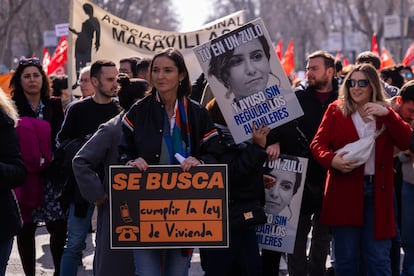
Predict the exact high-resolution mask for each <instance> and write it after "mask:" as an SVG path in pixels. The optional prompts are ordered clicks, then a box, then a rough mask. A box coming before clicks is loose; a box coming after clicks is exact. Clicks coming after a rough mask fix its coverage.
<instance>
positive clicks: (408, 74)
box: [401, 72, 413, 79]
mask: <svg viewBox="0 0 414 276" xmlns="http://www.w3.org/2000/svg"><path fill="white" fill-rule="evenodd" d="M401 76H402V77H403V78H406V79H412V78H413V73H410V72H407V73H406V72H401Z"/></svg>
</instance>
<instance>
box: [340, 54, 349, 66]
mask: <svg viewBox="0 0 414 276" xmlns="http://www.w3.org/2000/svg"><path fill="white" fill-rule="evenodd" d="M349 64H350V63H349V60H348V59H347V58H346V56H344V57H343V58H342V66H343V67H345V66H348V65H349Z"/></svg>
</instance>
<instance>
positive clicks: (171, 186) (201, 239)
mask: <svg viewBox="0 0 414 276" xmlns="http://www.w3.org/2000/svg"><path fill="white" fill-rule="evenodd" d="M109 170H110V183H109V184H110V194H109V200H110V216H111V218H110V220H111V248H113V249H123V248H182V247H184V248H186V247H206V248H208V247H217V248H224V247H228V246H229V237H228V235H229V234H228V229H229V228H228V206H227V197H228V190H227V165H202V166H197V167H194V168H192V169H191V170H190V171H189V172H183V170H182V169H181V167H180V166H179V165H168V166H162V165H159V166H149V168H148V170H147V171H145V172H141V171H139V170H138V169H137V168H132V167H129V166H110V169H109Z"/></svg>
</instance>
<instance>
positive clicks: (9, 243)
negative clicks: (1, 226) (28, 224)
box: [0, 222, 14, 276]
mask: <svg viewBox="0 0 414 276" xmlns="http://www.w3.org/2000/svg"><path fill="white" fill-rule="evenodd" d="M5 223H7V222H5ZM13 240H14V238H10V239H8V240H4V241H1V242H0V276H4V275H5V274H6V268H7V262H8V261H9V257H10V253H11V251H12V247H13Z"/></svg>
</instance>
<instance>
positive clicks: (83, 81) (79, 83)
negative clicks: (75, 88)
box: [76, 78, 91, 85]
mask: <svg viewBox="0 0 414 276" xmlns="http://www.w3.org/2000/svg"><path fill="white" fill-rule="evenodd" d="M90 81H91V79H87V78H85V79H79V80H78V81H77V82H76V83H77V84H78V85H81V84H82V83H88V82H90Z"/></svg>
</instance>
